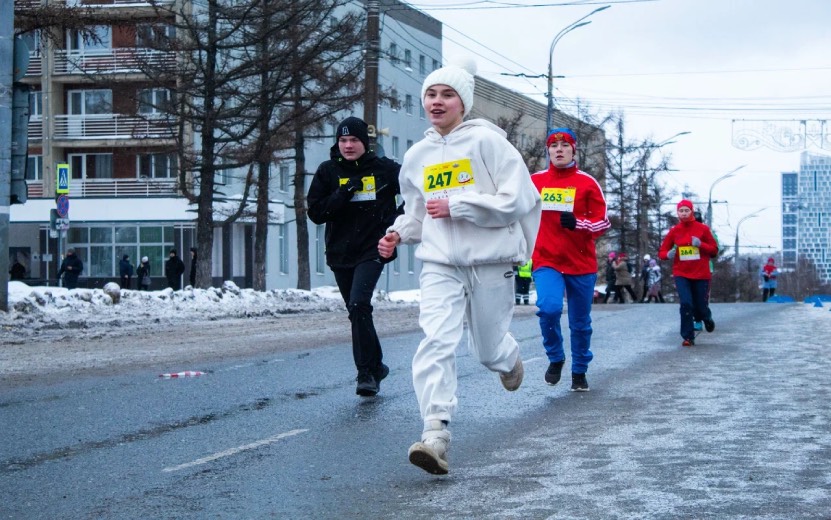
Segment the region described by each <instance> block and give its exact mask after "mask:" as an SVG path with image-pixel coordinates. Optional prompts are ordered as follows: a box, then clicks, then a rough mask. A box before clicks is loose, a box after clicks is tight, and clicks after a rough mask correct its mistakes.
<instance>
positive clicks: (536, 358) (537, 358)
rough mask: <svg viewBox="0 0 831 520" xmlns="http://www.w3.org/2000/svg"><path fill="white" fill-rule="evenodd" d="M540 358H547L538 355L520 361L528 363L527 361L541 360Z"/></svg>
mask: <svg viewBox="0 0 831 520" xmlns="http://www.w3.org/2000/svg"><path fill="white" fill-rule="evenodd" d="M541 359H547V358H545V357H542V356H540V357H532V358H528V359H523V360H522V363H523V364H524V365H526V364H528V363H533V362H534V361H539V360H541Z"/></svg>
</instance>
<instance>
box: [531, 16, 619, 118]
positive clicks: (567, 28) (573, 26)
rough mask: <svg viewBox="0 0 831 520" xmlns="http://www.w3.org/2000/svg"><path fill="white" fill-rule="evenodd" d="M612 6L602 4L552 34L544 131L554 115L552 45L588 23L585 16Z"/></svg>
mask: <svg viewBox="0 0 831 520" xmlns="http://www.w3.org/2000/svg"><path fill="white" fill-rule="evenodd" d="M610 7H612V6H611V5H604V6H603V7H598V8H597V9H595V10H594V11H592V12H590V13H589V14H587V15H586V16H584V17H582V18H580V19H578V20H575V21H573V22H572V23H571V24H569V25H567V26H565V27H564V28H563V30H561V31H560V32H558V33H557V35H556V36H554V39H553V40H552V41H551V47H550V48H549V50H548V110H547V112H546V116H545V133H546V134H548V131H549V130H551V126H552V119H553V117H554V76H553V71H552V63H551V62H552V60H553V59H554V46H555V45H557V42H558V41H560V38H562V37H563V36H565V35H566V34H567V33H569V32H571V31H573V30H574V29H577V28H578V27H583V26H584V25H588V24H590V23H591V21H588V22H584V21H583V20H585V19H586V18H588V17H589V16H591V15H593V14H595V13H599V12H600V11H603V10H605V9H608V8H610Z"/></svg>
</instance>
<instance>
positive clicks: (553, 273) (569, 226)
mask: <svg viewBox="0 0 831 520" xmlns="http://www.w3.org/2000/svg"><path fill="white" fill-rule="evenodd" d="M546 147H547V152H548V160H549V161H548V169H547V170H542V171H539V172H537V173H535V174H533V175H532V176H531V180H532V181H533V183H534V185H535V186H536V187H537V190H538V191H539V193H540V195H541V197H542V201H543V203H542V221H541V222H540V229H539V234H538V235H537V244H536V247H535V248H534V256H533V260H534V285H535V287H536V289H537V307H538V308H539V310H538V311H537V316H539V318H540V330H541V332H542V344H543V347H544V348H545V353H546V356H547V357H548V363H549V364H548V369H547V370H546V371H545V377H544V379H545V382H546V383H547V384H549V385H556V384H557V383H558V382H559V381H560V374H561V371H562V368H563V365H564V364H565V351H564V349H563V333H562V330H561V328H560V318H561V316H562V314H563V298H564V297H565V299H566V300H567V302H568V305H567V307H566V308H567V312H568V327H569V331H570V333H571V391H572V392H587V391H588V390H589V383H588V381H587V379H586V372H587V371H588V369H589V362H590V361H591V360H592V357H593V355H592V352H591V336H592V326H591V323H592V319H591V309H592V302H593V301H594V286H595V283H596V282H597V252H596V248H595V240H596V239H597V238H598V237H600V236H601V235H602V234H603V233H604V232H605V231H606V230H607V229H608V228H609V227H610V225H611V224H610V223H609V219H608V217H607V215H606V199H605V197H604V196H603V190H602V189H601V188H600V184H599V183H598V182H597V180H596V179H595V178H594V177H592V176H591V175H589V174H588V173H586V172H584V171H581V170H580V169H579V168H578V166H577V161H575V159H574V157H575V152H576V150H577V138H576V136H575V135H574V132H573V131H571V129H568V128H555V129H554V130H552V131H551V132H550V133H549V134H548V137H547V139H546ZM616 283H620V280H618V281H617V282H616Z"/></svg>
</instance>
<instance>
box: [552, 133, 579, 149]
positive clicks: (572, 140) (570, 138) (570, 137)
mask: <svg viewBox="0 0 831 520" xmlns="http://www.w3.org/2000/svg"><path fill="white" fill-rule="evenodd" d="M557 141H565V142H567V143H568V144H570V145H571V149H572V150H575V149H576V147H577V137H576V136H575V135H574V132H573V131H572V130H571V129H570V128H555V129H553V130H551V132H549V133H548V138H547V139H546V140H545V146H551V144H552V143H555V142H557Z"/></svg>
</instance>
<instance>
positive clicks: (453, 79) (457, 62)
mask: <svg viewBox="0 0 831 520" xmlns="http://www.w3.org/2000/svg"><path fill="white" fill-rule="evenodd" d="M475 74H476V62H475V61H473V59H471V58H456V59H453V60H450V62H449V63H448V65H447V66H445V67H442V68H440V69H436V70H434V71H433V72H431V73H430V74H428V75H427V77H426V78H425V79H424V84H423V85H422V86H421V99H422V101H423V100H424V94H425V93H426V92H427V89H428V88H430V87H432V86H433V85H447V86H448V87H451V88H452V89H453V90H455V91H456V93H457V94H459V98H461V100H462V105H464V109H465V113H464V115H468V114H469V113H470V110H471V109H472V108H473V76H474V75H475Z"/></svg>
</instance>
